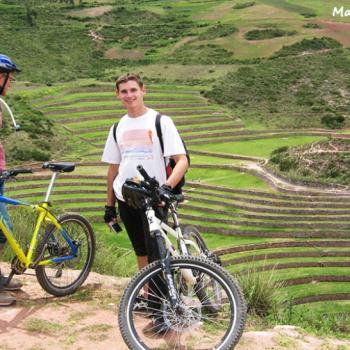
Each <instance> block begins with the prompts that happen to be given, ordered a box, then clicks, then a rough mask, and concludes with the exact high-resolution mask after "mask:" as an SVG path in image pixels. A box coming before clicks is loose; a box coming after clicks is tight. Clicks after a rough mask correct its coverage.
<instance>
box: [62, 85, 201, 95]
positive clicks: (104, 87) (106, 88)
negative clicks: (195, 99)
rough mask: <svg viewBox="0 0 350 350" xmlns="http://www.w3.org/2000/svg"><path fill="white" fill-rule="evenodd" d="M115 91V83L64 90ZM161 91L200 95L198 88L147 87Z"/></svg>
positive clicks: (79, 91)
mask: <svg viewBox="0 0 350 350" xmlns="http://www.w3.org/2000/svg"><path fill="white" fill-rule="evenodd" d="M114 91H115V84H110V85H109V84H108V85H100V86H94V87H75V88H69V89H67V90H65V92H66V93H67V94H70V93H82V92H113V93H114ZM157 92H161V93H164V94H169V95H171V94H176V93H178V94H184V95H187V94H189V95H198V96H200V91H199V90H191V89H187V88H182V87H175V88H173V87H169V89H166V88H164V87H156V86H152V87H147V93H148V94H152V93H157Z"/></svg>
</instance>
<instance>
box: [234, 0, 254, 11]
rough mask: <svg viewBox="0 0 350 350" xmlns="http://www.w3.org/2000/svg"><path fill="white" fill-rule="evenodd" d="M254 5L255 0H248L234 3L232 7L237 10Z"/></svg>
mask: <svg viewBox="0 0 350 350" xmlns="http://www.w3.org/2000/svg"><path fill="white" fill-rule="evenodd" d="M254 5H255V1H248V2H241V3H238V4H236V5H234V6H233V7H232V8H233V9H235V10H241V9H245V8H247V7H251V6H254Z"/></svg>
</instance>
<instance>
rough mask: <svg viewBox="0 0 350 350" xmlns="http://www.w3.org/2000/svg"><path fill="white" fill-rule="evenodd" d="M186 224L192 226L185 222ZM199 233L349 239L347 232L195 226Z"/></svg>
mask: <svg viewBox="0 0 350 350" xmlns="http://www.w3.org/2000/svg"><path fill="white" fill-rule="evenodd" d="M186 224H192V223H189V222H186ZM195 226H196V227H197V228H198V229H199V231H200V232H204V233H215V234H220V235H223V236H240V237H260V238H262V237H265V238H284V239H288V238H307V239H312V238H318V239H326V238H332V239H346V238H349V231H348V230H347V231H336V232H334V231H308V232H305V231H295V230H294V231H293V232H291V231H282V232H278V231H255V230H238V229H227V228H220V227H207V226H202V225H197V224H196V225H195Z"/></svg>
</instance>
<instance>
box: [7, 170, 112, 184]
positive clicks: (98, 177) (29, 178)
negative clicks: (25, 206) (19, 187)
mask: <svg viewBox="0 0 350 350" xmlns="http://www.w3.org/2000/svg"><path fill="white" fill-rule="evenodd" d="M50 179H51V173H49V174H47V175H31V176H21V177H17V178H16V180H14V181H16V182H26V181H36V180H38V181H39V180H50ZM59 179H74V180H83V179H96V180H103V181H106V176H104V175H66V174H60V175H59ZM59 179H58V180H57V181H59ZM12 182H13V181H12ZM9 183H11V181H10V182H9ZM55 186H56V184H55Z"/></svg>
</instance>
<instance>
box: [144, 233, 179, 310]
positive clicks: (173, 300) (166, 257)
mask: <svg viewBox="0 0 350 350" xmlns="http://www.w3.org/2000/svg"><path fill="white" fill-rule="evenodd" d="M151 236H152V237H154V238H155V239H156V241H157V246H158V252H159V258H160V264H161V267H162V271H163V274H164V277H165V282H166V285H167V290H168V293H169V298H170V304H171V307H172V308H173V309H176V308H177V307H178V306H179V305H180V303H179V295H178V293H177V290H176V288H175V283H174V277H173V275H172V273H171V268H170V262H171V257H170V253H169V251H168V250H167V249H166V248H165V243H164V239H163V237H162V234H161V232H160V231H159V230H155V231H153V232H151Z"/></svg>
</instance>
